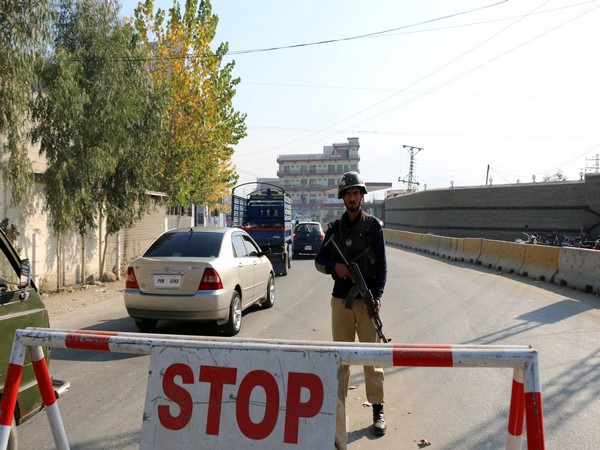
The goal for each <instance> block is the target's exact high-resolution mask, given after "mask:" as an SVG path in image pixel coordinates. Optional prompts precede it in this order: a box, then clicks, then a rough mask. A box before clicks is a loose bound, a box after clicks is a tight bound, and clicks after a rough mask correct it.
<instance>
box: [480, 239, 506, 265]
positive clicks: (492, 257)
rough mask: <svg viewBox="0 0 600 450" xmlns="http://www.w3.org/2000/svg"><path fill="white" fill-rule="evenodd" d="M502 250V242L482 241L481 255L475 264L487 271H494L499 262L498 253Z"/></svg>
mask: <svg viewBox="0 0 600 450" xmlns="http://www.w3.org/2000/svg"><path fill="white" fill-rule="evenodd" d="M501 250H502V241H490V240H487V239H484V240H483V242H482V244H481V254H480V255H479V258H477V262H478V263H479V264H481V265H482V266H483V267H487V268H488V269H495V268H496V266H497V265H498V261H500V251H501Z"/></svg>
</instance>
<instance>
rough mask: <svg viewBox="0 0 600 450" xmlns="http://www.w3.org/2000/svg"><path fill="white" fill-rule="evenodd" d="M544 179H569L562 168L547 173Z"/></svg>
mask: <svg viewBox="0 0 600 450" xmlns="http://www.w3.org/2000/svg"><path fill="white" fill-rule="evenodd" d="M543 180H544V181H567V177H566V176H565V174H564V173H563V171H562V170H561V169H558V170H557V171H556V172H554V173H553V174H552V175H548V174H545V175H544V177H543Z"/></svg>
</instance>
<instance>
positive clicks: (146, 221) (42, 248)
mask: <svg viewBox="0 0 600 450" xmlns="http://www.w3.org/2000/svg"><path fill="white" fill-rule="evenodd" d="M2 176H3V172H2V171H1V170H0V186H2V187H3V188H2V189H0V214H1V216H0V220H2V219H4V218H8V219H9V225H14V226H15V227H16V229H17V230H18V232H19V236H18V238H17V240H16V242H14V243H13V244H14V245H15V247H16V248H17V251H18V252H19V254H20V256H21V257H22V258H29V260H30V261H31V274H32V278H33V281H34V282H35V283H36V284H37V285H38V286H39V287H40V288H41V289H42V291H55V290H56V289H57V288H59V287H63V286H70V285H76V284H82V283H84V282H85V278H87V277H88V276H90V275H94V276H95V277H96V278H100V277H101V275H102V274H101V273H100V237H99V230H91V231H90V232H89V233H88V235H87V236H86V238H85V245H84V242H83V241H82V238H81V236H80V235H79V234H78V233H76V232H70V233H67V234H65V235H64V236H61V240H60V245H59V243H57V239H56V235H55V234H54V231H53V230H52V228H51V227H50V226H49V225H48V215H47V213H46V211H45V210H44V184H43V183H39V182H36V183H35V194H34V195H33V198H32V202H31V204H30V205H27V206H23V205H19V206H14V205H11V204H10V189H8V188H6V187H4V184H3V182H2V181H3V180H2ZM191 223H192V217H187V216H185V217H174V216H169V215H168V214H167V210H166V208H165V207H164V206H163V205H162V204H161V203H160V202H159V203H157V205H156V209H155V210H154V211H153V212H152V213H151V214H149V215H147V216H145V217H144V218H143V219H142V220H141V221H140V222H138V223H136V224H135V226H134V227H132V228H129V229H125V230H122V231H121V232H120V233H119V235H118V236H109V238H108V246H107V250H106V261H105V264H104V271H105V272H113V273H115V274H118V276H119V278H122V276H123V275H124V270H125V269H126V266H127V264H128V263H129V261H131V260H132V259H134V258H136V257H138V256H139V255H141V254H142V253H143V251H144V250H145V249H146V248H147V247H148V246H149V245H150V244H151V243H152V241H153V240H154V239H155V238H156V237H157V236H158V235H159V234H161V233H163V232H164V231H165V230H167V229H169V228H174V227H176V226H190V225H191ZM102 239H104V236H103V237H102ZM57 245H59V250H60V262H59V259H58V256H57ZM84 254H85V257H84V256H83V255H84ZM84 258H85V270H83V267H82V264H83V263H82V261H83V260H84ZM59 264H60V269H61V270H60V272H61V274H62V275H61V279H60V280H59V279H58V275H57V274H58V272H59V271H58V268H59ZM83 274H85V277H82V275H83Z"/></svg>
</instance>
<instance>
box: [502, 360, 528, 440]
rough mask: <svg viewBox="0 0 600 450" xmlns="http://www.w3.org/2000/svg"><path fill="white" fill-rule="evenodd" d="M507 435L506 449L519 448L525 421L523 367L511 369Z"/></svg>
mask: <svg viewBox="0 0 600 450" xmlns="http://www.w3.org/2000/svg"><path fill="white" fill-rule="evenodd" d="M508 414H509V415H508V437H507V440H506V450H520V449H521V440H522V437H523V424H524V422H525V388H524V386H523V367H515V369H514V371H513V381H512V392H511V397H510V410H509V413H508Z"/></svg>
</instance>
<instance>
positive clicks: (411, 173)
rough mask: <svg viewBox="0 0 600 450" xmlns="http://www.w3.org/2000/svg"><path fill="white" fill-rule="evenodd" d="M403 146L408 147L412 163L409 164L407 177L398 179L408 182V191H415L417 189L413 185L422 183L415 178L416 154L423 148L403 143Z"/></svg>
mask: <svg viewBox="0 0 600 450" xmlns="http://www.w3.org/2000/svg"><path fill="white" fill-rule="evenodd" d="M402 147H404V148H406V149H408V153H410V165H409V169H408V175H407V176H406V177H404V178H403V179H400V178H398V181H402V182H403V183H406V184H407V185H408V191H409V192H413V191H416V190H417V189H416V187H415V188H413V186H419V184H420V183H419V182H417V180H416V179H415V170H414V168H415V155H416V154H417V153H419V152H420V151H421V150H423V149H422V148H419V147H413V146H411V145H403V146H402ZM407 178H408V179H407Z"/></svg>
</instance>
